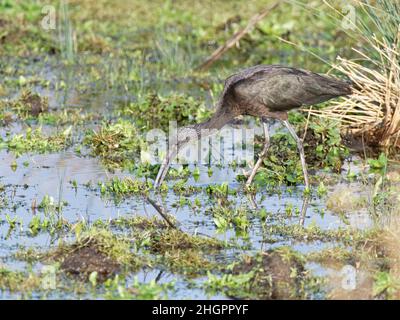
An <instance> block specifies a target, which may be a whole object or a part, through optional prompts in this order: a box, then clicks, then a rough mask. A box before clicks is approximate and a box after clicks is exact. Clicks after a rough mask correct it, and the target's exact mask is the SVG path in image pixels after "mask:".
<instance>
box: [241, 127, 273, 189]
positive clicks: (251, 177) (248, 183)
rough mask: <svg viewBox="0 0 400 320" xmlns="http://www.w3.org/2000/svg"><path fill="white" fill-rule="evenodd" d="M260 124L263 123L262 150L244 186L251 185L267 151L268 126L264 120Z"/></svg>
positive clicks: (268, 142)
mask: <svg viewBox="0 0 400 320" xmlns="http://www.w3.org/2000/svg"><path fill="white" fill-rule="evenodd" d="M262 123H263V129H264V139H265V141H264V148H263V150H262V151H261V153H260V155H259V156H258V160H257V162H256V164H255V166H254V168H253V170H252V171H251V174H250V176H249V178H248V179H247V182H246V186H249V185H251V183H252V181H253V179H254V176H255V175H256V173H257V170H258V168H259V167H260V165H261V163H262V161H263V160H264V158H265V157H266V155H267V152H268V149H269V144H270V141H269V133H268V124H267V122H266V121H265V120H262Z"/></svg>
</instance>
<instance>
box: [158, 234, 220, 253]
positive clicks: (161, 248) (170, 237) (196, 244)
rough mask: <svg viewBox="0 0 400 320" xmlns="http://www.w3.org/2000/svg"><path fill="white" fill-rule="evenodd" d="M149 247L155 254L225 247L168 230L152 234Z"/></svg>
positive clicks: (204, 238)
mask: <svg viewBox="0 0 400 320" xmlns="http://www.w3.org/2000/svg"><path fill="white" fill-rule="evenodd" d="M150 247H151V249H152V250H153V251H155V252H165V251H174V250H184V249H197V250H211V249H222V248H224V247H225V245H224V243H222V242H221V241H219V240H216V239H213V238H206V237H200V236H192V235H189V234H187V233H184V232H182V231H179V230H175V229H168V230H167V232H160V233H157V234H154V235H153V236H152V242H151V245H150Z"/></svg>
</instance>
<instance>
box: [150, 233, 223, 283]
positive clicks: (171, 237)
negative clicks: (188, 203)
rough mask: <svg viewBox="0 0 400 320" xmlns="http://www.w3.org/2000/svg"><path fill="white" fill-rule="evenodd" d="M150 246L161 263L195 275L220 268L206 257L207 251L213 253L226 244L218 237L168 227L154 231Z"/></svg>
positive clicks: (180, 271)
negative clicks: (194, 234)
mask: <svg viewBox="0 0 400 320" xmlns="http://www.w3.org/2000/svg"><path fill="white" fill-rule="evenodd" d="M149 247H150V250H151V251H152V252H154V253H156V254H157V256H158V261H159V263H161V264H162V265H166V266H167V267H168V269H169V270H171V271H172V272H176V273H183V274H186V275H189V276H191V277H194V276H197V275H201V274H205V273H206V272H207V271H209V270H213V269H216V268H218V264H217V263H216V262H215V261H212V260H210V258H208V257H206V253H209V254H211V253H212V252H215V250H220V249H222V248H224V247H225V245H224V244H223V243H222V242H220V241H218V240H216V239H212V238H205V237H200V236H192V235H189V234H187V233H184V232H182V231H179V230H175V229H167V230H165V231H162V232H154V233H153V234H152V236H151V240H150V244H149Z"/></svg>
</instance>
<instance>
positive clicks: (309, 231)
mask: <svg viewBox="0 0 400 320" xmlns="http://www.w3.org/2000/svg"><path fill="white" fill-rule="evenodd" d="M265 230H266V232H268V233H269V234H271V235H274V236H278V237H289V238H292V239H297V240H299V241H305V242H310V241H324V242H330V241H338V242H342V243H344V244H349V243H350V244H356V243H361V242H363V241H366V240H370V239H375V237H376V236H377V234H378V233H379V230H377V229H367V230H356V229H351V228H344V227H339V228H337V229H332V230H325V229H322V228H321V227H319V226H317V225H316V224H315V223H311V224H309V225H308V226H306V227H303V226H301V225H297V224H296V225H286V224H279V225H278V224H274V225H270V226H268V227H266V228H265Z"/></svg>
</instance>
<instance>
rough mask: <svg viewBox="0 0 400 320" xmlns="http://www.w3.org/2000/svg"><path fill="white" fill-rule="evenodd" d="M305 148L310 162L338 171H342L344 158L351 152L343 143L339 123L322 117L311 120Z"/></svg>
mask: <svg viewBox="0 0 400 320" xmlns="http://www.w3.org/2000/svg"><path fill="white" fill-rule="evenodd" d="M304 149H305V152H306V154H307V155H308V156H307V157H306V158H307V161H309V163H312V164H314V166H316V167H317V168H331V169H333V170H335V171H336V172H340V170H341V167H342V163H343V160H344V159H345V158H346V157H348V156H349V154H350V152H349V149H348V148H346V147H345V146H344V145H343V143H342V139H341V135H340V126H338V123H337V122H335V121H332V120H326V119H321V118H313V119H312V120H311V121H310V123H309V131H307V134H306V136H305V148H304ZM310 160H311V161H310Z"/></svg>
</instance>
